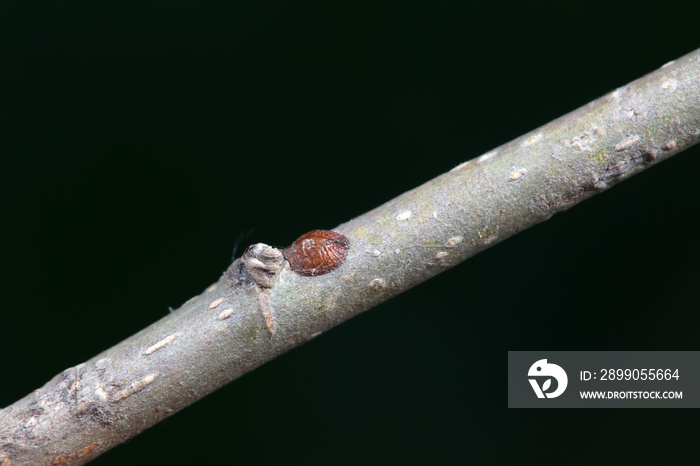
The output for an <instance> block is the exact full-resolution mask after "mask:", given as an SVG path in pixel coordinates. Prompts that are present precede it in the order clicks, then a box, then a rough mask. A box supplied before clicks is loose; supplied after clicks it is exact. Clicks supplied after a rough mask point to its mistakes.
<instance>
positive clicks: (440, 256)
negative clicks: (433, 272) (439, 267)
mask: <svg viewBox="0 0 700 466" xmlns="http://www.w3.org/2000/svg"><path fill="white" fill-rule="evenodd" d="M447 256H448V253H446V252H445V251H440V252H438V253H437V254H435V260H436V261H441V260H443V259H444V258H445V257H447Z"/></svg>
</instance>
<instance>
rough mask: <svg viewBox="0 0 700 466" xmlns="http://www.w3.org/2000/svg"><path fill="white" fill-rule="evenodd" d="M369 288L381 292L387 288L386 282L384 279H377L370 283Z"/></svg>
mask: <svg viewBox="0 0 700 466" xmlns="http://www.w3.org/2000/svg"><path fill="white" fill-rule="evenodd" d="M369 287H370V288H371V289H372V291H379V290H381V289H383V288H384V287H386V280H384V279H383V278H375V279H374V280H372V281H371V282H369Z"/></svg>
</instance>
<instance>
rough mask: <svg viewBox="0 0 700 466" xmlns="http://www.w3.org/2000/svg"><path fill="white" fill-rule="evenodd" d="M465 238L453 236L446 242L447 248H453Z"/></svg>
mask: <svg viewBox="0 0 700 466" xmlns="http://www.w3.org/2000/svg"><path fill="white" fill-rule="evenodd" d="M463 240H464V238H462V237H461V236H453V237H452V238H450V239H448V240H447V242H446V243H445V247H446V248H453V247H455V246H457V245H458V244H459V243H461V242H462V241H463Z"/></svg>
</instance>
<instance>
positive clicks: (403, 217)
mask: <svg viewBox="0 0 700 466" xmlns="http://www.w3.org/2000/svg"><path fill="white" fill-rule="evenodd" d="M412 215H413V214H412V213H411V211H410V210H404V211H403V212H401V213H400V214H399V215H397V216H396V220H408V219H409V218H411V216H412Z"/></svg>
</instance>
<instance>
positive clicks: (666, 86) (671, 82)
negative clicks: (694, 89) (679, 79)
mask: <svg viewBox="0 0 700 466" xmlns="http://www.w3.org/2000/svg"><path fill="white" fill-rule="evenodd" d="M675 87H676V80H675V79H667V80H666V81H664V82H662V83H661V89H663V90H664V91H668V90H670V89H673V88H675Z"/></svg>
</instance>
